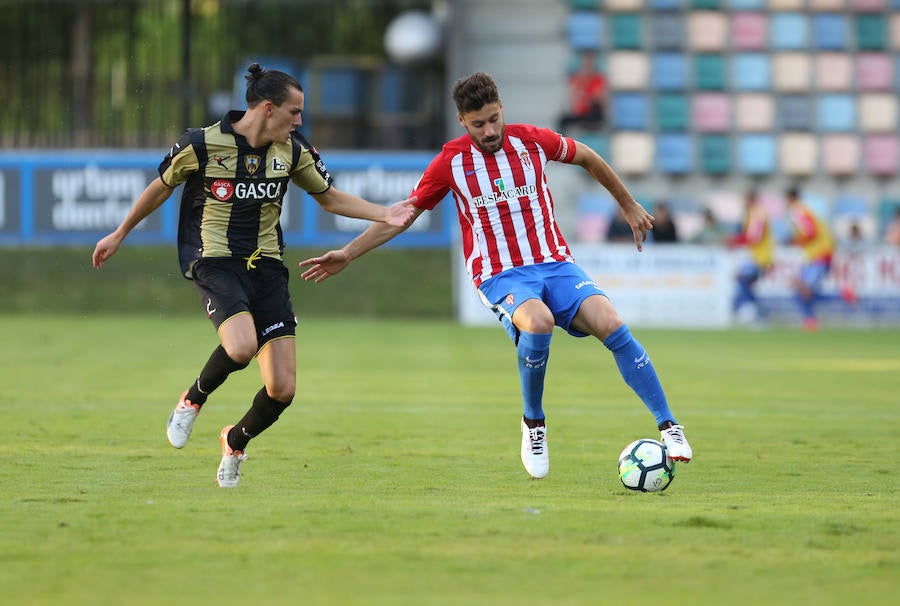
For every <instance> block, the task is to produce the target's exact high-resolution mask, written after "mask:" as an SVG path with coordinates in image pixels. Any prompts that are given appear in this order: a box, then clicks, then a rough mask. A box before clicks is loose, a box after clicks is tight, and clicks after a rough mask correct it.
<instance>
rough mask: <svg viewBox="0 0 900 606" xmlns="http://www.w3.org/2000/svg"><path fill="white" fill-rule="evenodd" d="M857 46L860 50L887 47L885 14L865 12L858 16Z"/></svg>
mask: <svg viewBox="0 0 900 606" xmlns="http://www.w3.org/2000/svg"><path fill="white" fill-rule="evenodd" d="M856 46H857V47H859V49H860V50H884V49H885V48H886V47H887V22H886V21H885V19H884V15H880V14H875V13H864V14H861V15H857V16H856Z"/></svg>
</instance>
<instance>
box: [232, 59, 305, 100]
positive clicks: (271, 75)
mask: <svg viewBox="0 0 900 606" xmlns="http://www.w3.org/2000/svg"><path fill="white" fill-rule="evenodd" d="M247 71H248V72H249V73H248V74H247V75H246V76H244V78H246V80H247V107H253V106H255V105H257V104H258V103H260V102H261V101H271V102H272V103H274V104H275V105H281V104H282V103H284V102H285V101H286V100H287V98H288V89H291V88H296V89H297V90H299V91H300V92H303V87H302V86H300V82H299V81H298V80H297V79H296V78H295V77H293V76H292V75H290V74H286V73H284V72H280V71H278V70H274V69H266V68H264V67H260V66H259V63H251V64H250V67H248V68H247Z"/></svg>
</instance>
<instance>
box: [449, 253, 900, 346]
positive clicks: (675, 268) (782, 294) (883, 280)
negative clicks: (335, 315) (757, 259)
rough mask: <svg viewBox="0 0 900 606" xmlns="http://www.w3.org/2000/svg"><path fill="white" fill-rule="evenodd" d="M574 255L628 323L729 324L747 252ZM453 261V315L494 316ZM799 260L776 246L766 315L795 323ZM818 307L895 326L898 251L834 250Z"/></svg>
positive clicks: (824, 313)
mask: <svg viewBox="0 0 900 606" xmlns="http://www.w3.org/2000/svg"><path fill="white" fill-rule="evenodd" d="M572 253H573V254H574V256H575V259H576V261H577V262H578V265H580V266H581V267H582V269H584V270H585V271H586V272H587V273H588V275H590V276H591V278H592V279H593V280H594V282H595V283H596V284H597V285H598V286H599V287H600V288H601V289H603V290H604V291H605V292H606V294H607V295H608V296H609V298H610V300H612V302H613V304H614V305H615V307H616V310H617V311H618V312H619V315H620V316H621V317H622V319H623V320H624V321H625V322H626V323H628V324H629V325H631V326H644V327H659V328H727V327H729V326H732V325H733V323H734V318H733V317H732V313H731V304H732V298H733V296H734V291H735V282H734V276H735V273H736V268H737V267H738V264H739V263H740V261H741V260H742V259H743V258H744V255H745V254H746V253H745V252H744V251H743V250H740V249H738V250H730V249H726V248H721V247H715V246H694V245H688V244H675V245H652V244H649V245H647V246H645V248H644V251H643V252H640V253H639V252H637V250H635V248H634V246H632V245H627V244H599V245H597V244H587V245H575V246H573V247H572ZM454 259H455V268H454V281H455V292H456V300H457V317H458V319H459V321H460V322H461V323H463V324H468V325H487V324H493V323H495V322H497V320H496V318H495V317H494V315H493V313H491V312H490V310H488V309H487V308H485V307H484V306H483V305H482V304H481V300H480V299H479V298H478V296H477V294H476V293H475V289H474V288H473V286H472V283H471V281H470V280H469V277H468V276H467V275H466V273H465V268H464V266H463V263H462V259H461V256H460V255H459V253H457V254H456V255H455V256H454ZM802 261H803V256H802V252H801V251H800V250H799V249H797V248H787V247H784V248H779V249H778V250H777V251H776V255H775V264H774V267H773V268H772V270H771V271H770V272H769V273H768V274H766V275H765V276H764V277H763V278H762V279H761V280H760V281H759V283H758V284H757V287H756V293H757V296H758V297H759V301H760V307H761V310H762V313H763V316H764V317H765V318H766V319H767V320H769V321H771V322H773V323H782V322H784V323H789V324H790V323H795V322H798V321H799V318H800V316H799V307H798V305H797V302H796V300H795V297H794V294H793V291H792V289H791V279H792V278H793V277H794V276H795V275H797V273H798V272H799V269H800V265H801V264H802ZM848 287H849V288H848ZM848 290H849V291H851V292H853V294H854V295H855V298H854V299H853V300H852V301H851V300H848V299H847V298H846V297H845V296H842V291H843V292H847V291H848ZM817 311H818V313H819V315H820V318H821V319H822V321H823V323H825V324H832V325H844V326H897V325H900V250H898V249H894V248H888V247H884V246H873V247H867V248H864V249H856V250H839V251H838V253H837V254H836V255H835V257H834V263H833V265H832V271H831V274H830V275H829V277H828V278H827V279H826V281H825V283H824V284H823V288H822V296H821V299H820V301H819V302H818V304H817Z"/></svg>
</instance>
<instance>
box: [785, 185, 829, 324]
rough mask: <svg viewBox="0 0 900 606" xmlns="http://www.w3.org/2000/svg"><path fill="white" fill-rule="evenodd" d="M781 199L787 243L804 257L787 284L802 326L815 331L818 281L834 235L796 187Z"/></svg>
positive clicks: (826, 265)
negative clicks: (788, 224)
mask: <svg viewBox="0 0 900 606" xmlns="http://www.w3.org/2000/svg"><path fill="white" fill-rule="evenodd" d="M785 202H786V204H787V212H788V216H789V218H790V221H791V226H792V228H793V237H792V239H791V243H792V244H796V245H797V246H800V247H801V248H802V249H803V253H804V256H805V257H806V259H805V261H804V263H803V265H801V267H800V272H799V274H798V275H796V276H795V277H794V278H793V280H792V281H791V284H792V286H793V288H794V290H795V291H796V292H797V299H798V302H799V304H800V309H801V311H802V312H803V328H805V329H806V330H809V331H815V330H818V328H819V320H818V319H817V318H816V313H815V303H816V299H817V298H818V297H819V294H820V291H821V287H822V282H823V281H824V280H825V278H826V277H827V276H828V272H829V271H830V270H831V259H832V256H833V255H834V237H833V236H832V234H831V230H830V229H829V228H828V226H827V225H826V224H825V222H824V221H822V219H820V218H819V217H818V216H816V214H815V213H814V212H813V211H812V210H811V209H810V208H809V207H808V206H806V205H805V204H804V203H803V202H802V201H801V200H800V192H799V191H798V190H797V189H796V188H791V189H789V190H788V191H787V194H786V200H785Z"/></svg>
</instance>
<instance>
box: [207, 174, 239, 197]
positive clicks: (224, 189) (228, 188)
mask: <svg viewBox="0 0 900 606" xmlns="http://www.w3.org/2000/svg"><path fill="white" fill-rule="evenodd" d="M209 191H210V192H211V193H212V195H213V196H215V197H216V200H219V201H220V202H225V201H226V200H228V199H230V198H231V196H233V195H234V185H232V184H231V181H227V180H225V179H216V180H215V181H213V182H212V184H211V185H210V186H209Z"/></svg>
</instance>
